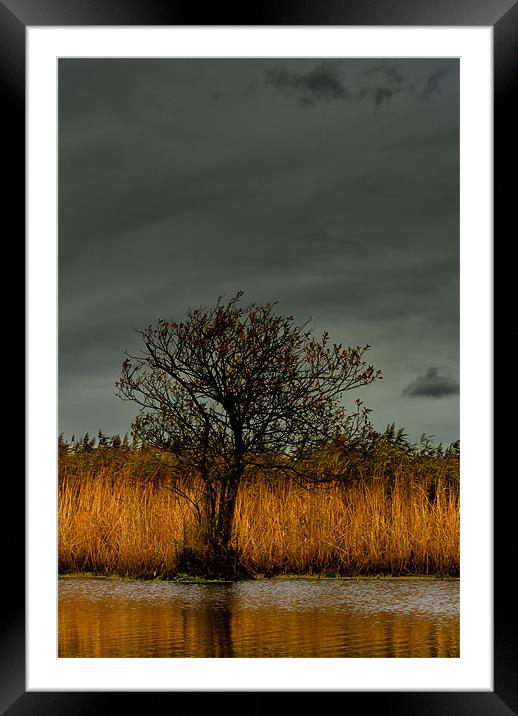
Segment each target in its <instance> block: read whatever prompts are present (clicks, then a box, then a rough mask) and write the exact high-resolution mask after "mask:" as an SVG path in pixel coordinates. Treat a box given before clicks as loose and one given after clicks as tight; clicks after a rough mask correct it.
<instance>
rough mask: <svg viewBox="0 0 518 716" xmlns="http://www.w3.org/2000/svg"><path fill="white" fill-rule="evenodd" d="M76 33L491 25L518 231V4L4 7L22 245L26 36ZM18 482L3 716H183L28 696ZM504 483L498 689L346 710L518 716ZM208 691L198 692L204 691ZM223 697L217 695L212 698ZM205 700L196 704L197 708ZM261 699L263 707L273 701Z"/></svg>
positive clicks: (12, 491) (11, 208) (6, 95)
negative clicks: (130, 28)
mask: <svg viewBox="0 0 518 716" xmlns="http://www.w3.org/2000/svg"><path fill="white" fill-rule="evenodd" d="M263 5H264V7H263ZM200 20H202V21H201V22H200ZM67 25H69V26H73V25H91V26H98V25H173V26H185V25H350V26H371V25H378V26H380V25H383V26H426V25H428V26H486V27H489V26H490V27H492V28H493V33H494V138H495V142H494V170H495V171H494V215H495V219H496V221H495V227H498V226H500V234H501V238H502V239H503V228H504V226H505V227H506V229H507V227H512V226H513V221H512V217H511V211H513V210H514V204H515V202H516V198H514V200H513V194H511V192H513V193H515V183H514V182H513V181H509V180H507V179H506V177H507V174H508V172H507V171H506V169H511V170H513V169H514V170H515V167H516V161H515V158H516V149H514V150H513V147H514V145H515V126H514V125H515V119H513V114H512V112H511V102H512V99H515V100H516V83H514V82H513V80H515V79H516V76H517V74H518V63H517V60H518V52H517V47H518V2H516V0H479V1H478V2H466V1H465V0H434V2H431V1H430V0H426V1H425V0H413V1H412V2H411V3H408V2H404V1H403V0H361V1H359V0H318V1H317V0H315V1H314V2H313V3H297V2H296V0H292V1H291V2H282V1H279V2H276V3H262V4H261V3H257V4H254V5H252V4H248V5H242V6H240V8H239V11H238V12H236V10H235V9H231V8H230V6H225V7H221V5H220V4H212V5H208V6H207V8H200V7H199V6H198V5H197V4H194V3H186V2H179V1H176V0H169V1H168V2H165V1H164V0H0V96H1V97H2V105H3V108H4V111H3V112H2V115H3V116H2V119H3V122H4V126H5V129H4V141H5V145H4V149H3V153H4V177H8V180H9V181H8V185H7V187H6V189H5V190H4V198H5V204H4V206H5V209H4V217H5V216H7V215H9V216H10V217H11V218H12V222H11V229H10V232H9V236H10V239H9V244H10V246H12V247H14V246H24V245H25V244H24V240H23V237H24V236H25V161H24V158H25V30H26V28H27V27H28V26H67ZM6 138H7V139H6ZM6 153H7V156H6ZM509 176H511V173H509ZM22 217H23V218H22ZM15 237H16V240H15ZM4 245H5V244H4ZM8 342H9V343H10V338H9V339H8ZM487 348H488V347H485V349H487ZM489 349H491V350H492V347H489ZM29 389H30V386H29ZM488 440H492V436H488ZM11 469H12V468H11ZM16 477H18V481H16V480H14V479H9V480H6V482H9V484H8V485H6V486H5V489H6V492H7V494H6V495H5V492H4V495H5V496H4V499H5V501H6V502H5V505H10V508H9V511H10V512H12V513H13V520H12V522H11V524H10V526H9V528H8V529H9V539H8V540H7V539H6V538H5V537H4V539H5V544H6V546H7V548H8V549H7V552H8V554H7V555H5V557H6V559H7V564H5V563H4V569H5V570H6V571H5V574H6V577H7V579H6V586H7V588H6V589H5V590H4V598H5V600H6V607H5V608H4V615H5V619H4V624H3V629H2V634H1V642H0V649H1V652H0V654H1V657H0V673H1V676H0V710H1V712H2V713H8V714H9V716H19V715H21V714H31V715H35V714H53V715H58V714H77V715H79V714H87V713H88V714H91V713H104V712H106V713H108V712H109V711H110V712H111V711H113V710H114V709H120V707H121V705H122V703H121V698H122V697H129V699H131V702H130V705H131V706H133V707H135V708H137V709H139V708H147V709H149V708H150V707H156V706H160V705H166V704H168V705H169V707H170V708H171V707H172V705H173V704H174V703H177V702H176V701H175V700H176V699H177V698H178V696H179V695H180V694H179V693H178V692H174V693H171V692H151V693H150V692H145V693H142V692H136V693H135V692H131V693H129V692H128V693H121V692H77V691H67V692H50V691H38V692H34V691H31V692H26V686H25V584H24V578H23V573H21V570H20V565H21V564H22V563H25V534H24V529H23V527H22V525H23V524H24V515H25V509H24V506H25V494H24V492H25V490H24V483H23V480H22V479H21V475H17V476H16ZM502 477H503V476H502ZM508 477H509V478H511V477H512V476H508ZM504 481H505V483H506V484H505V487H504V488H502V487H501V486H500V483H499V481H495V485H494V505H495V513H498V515H499V519H496V518H495V519H494V575H495V577H494V651H493V658H494V662H493V663H494V691H492V692H479V691H467V692H466V691H451V692H436V691H433V692H414V691H408V692H346V693H345V694H343V695H342V698H343V699H344V701H343V702H342V706H345V707H346V708H347V707H348V708H351V706H353V704H354V701H355V700H356V699H358V700H361V701H360V703H361V707H362V708H363V709H365V708H368V709H377V708H379V709H380V711H382V712H384V713H388V714H398V715H399V714H411V715H412V716H413V715H414V714H427V715H430V716H432V715H434V714H464V713H466V714H470V716H477V715H478V714H495V715H496V716H499V715H500V714H502V716H504V714H510V713H518V678H517V677H516V675H517V674H518V665H517V658H516V657H517V645H516V640H515V634H516V633H517V631H518V630H517V629H516V607H515V605H514V604H513V602H514V601H515V600H514V598H513V594H512V591H513V590H509V589H508V584H506V583H505V582H506V577H505V575H506V570H508V565H507V559H508V558H510V556H511V555H510V550H512V548H513V545H514V544H515V543H516V539H515V532H514V526H513V520H512V519H509V520H508V519H504V518H503V516H502V515H501V512H500V511H501V510H502V511H503V502H504V500H505V502H506V503H511V504H515V502H514V500H513V499H512V492H513V490H515V489H516V488H513V486H512V485H510V484H509V483H510V482H512V480H511V479H509V480H505V477H504ZM504 489H505V497H504V496H503V494H504ZM513 626H514V628H513ZM236 690H237V689H236ZM204 693H206V692H198V695H199V696H203V694H204ZM261 693H262V694H263V693H264V694H265V695H266V693H267V692H261ZM214 695H215V694H213V693H211V694H210V696H211V698H212V699H214ZM307 696H308V697H309V696H310V694H309V693H308V694H307ZM321 696H322V694H320V695H319V698H321ZM216 697H217V698H216V702H215V704H216V705H220V704H221V705H223V704H224V703H226V702H225V701H224V700H223V699H225V698H226V696H225V694H224V693H221V692H217V693H216ZM277 697H278V694H277ZM245 698H246V696H245ZM351 700H352V701H351ZM198 703H199V702H198V701H197V699H196V701H195V705H198ZM248 703H249V701H248V700H247V704H248ZM255 703H257V705H260V703H261V699H259V701H258V702H255ZM191 704H192V702H191ZM212 705H214V701H213V702H212Z"/></svg>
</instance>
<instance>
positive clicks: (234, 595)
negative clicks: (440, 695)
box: [58, 577, 459, 658]
mask: <svg viewBox="0 0 518 716" xmlns="http://www.w3.org/2000/svg"><path fill="white" fill-rule="evenodd" d="M58 617H59V618H58V623H59V656H60V657H167V658H170V657H238V658H248V657H331V658H337V657H355V658H362V657H382V658H385V657H458V656H459V582H458V581H434V580H422V579H415V580H413V579H409V580H406V579H405V580H398V579H394V580H367V579H365V580H363V579H359V580H338V579H337V580H327V579H326V580H309V579H296V580H292V579H291V580H277V579H276V580H265V581H256V582H254V581H251V582H239V583H236V584H177V583H176V584H175V583H171V582H139V581H118V580H111V579H102V578H83V577H81V578H79V577H65V578H60V580H59V613H58Z"/></svg>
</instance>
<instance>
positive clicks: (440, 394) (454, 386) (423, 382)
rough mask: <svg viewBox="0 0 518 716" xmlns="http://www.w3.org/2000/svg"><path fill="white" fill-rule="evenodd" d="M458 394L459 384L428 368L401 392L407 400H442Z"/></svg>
mask: <svg viewBox="0 0 518 716" xmlns="http://www.w3.org/2000/svg"><path fill="white" fill-rule="evenodd" d="M458 394H459V383H458V381H456V380H453V379H452V378H446V377H444V376H442V375H439V373H438V370H437V368H434V367H430V368H428V370H427V371H426V373H425V374H424V375H418V376H417V378H416V379H415V380H413V381H412V382H411V383H409V384H408V385H407V386H406V388H405V389H404V390H403V395H405V396H407V397H408V398H444V397H446V396H448V395H458Z"/></svg>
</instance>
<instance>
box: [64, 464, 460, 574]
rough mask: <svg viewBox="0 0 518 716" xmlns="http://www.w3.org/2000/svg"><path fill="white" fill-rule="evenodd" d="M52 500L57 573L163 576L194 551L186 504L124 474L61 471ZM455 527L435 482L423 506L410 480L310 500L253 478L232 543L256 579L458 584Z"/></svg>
mask: <svg viewBox="0 0 518 716" xmlns="http://www.w3.org/2000/svg"><path fill="white" fill-rule="evenodd" d="M184 489H187V488H184ZM58 495H59V518H58V519H59V570H60V572H61V573H70V572H94V573H97V574H105V575H121V576H133V577H152V576H156V577H161V576H162V577H163V576H171V575H172V574H174V571H175V566H176V560H177V556H178V554H179V553H180V552H181V550H182V548H183V547H184V546H187V547H190V546H192V545H194V544H195V543H196V520H195V516H194V512H193V509H192V507H191V506H190V505H189V502H188V500H186V499H185V498H182V497H179V496H178V495H177V494H176V493H175V492H174V491H173V490H172V489H171V487H170V482H169V480H167V479H160V480H150V481H143V480H140V479H139V476H138V475H136V474H135V468H134V467H132V466H131V465H128V466H127V467H126V468H123V469H119V470H118V471H117V472H114V471H113V470H111V469H110V467H97V468H96V469H95V470H93V469H91V468H89V467H86V466H85V469H83V470H81V469H79V470H77V469H75V470H73V471H71V472H70V473H68V471H67V469H66V468H64V469H61V470H60V478H59V493H58ZM459 522H460V515H459V498H458V490H453V489H450V488H448V485H447V483H444V484H442V483H441V481H438V482H436V484H435V489H434V494H433V497H430V491H429V489H428V488H427V487H426V486H425V485H424V483H423V481H422V480H420V479H419V476H418V475H417V476H414V475H412V474H408V473H404V472H402V473H398V472H397V471H396V472H395V473H394V475H393V476H392V480H391V489H390V490H389V489H388V485H387V481H386V480H384V479H381V478H377V476H376V475H375V474H374V475H371V476H370V478H368V479H362V480H361V481H353V482H352V483H351V484H350V485H349V486H348V487H344V486H342V487H339V486H336V485H328V486H319V487H317V488H314V489H313V490H311V491H308V490H306V489H304V488H302V487H300V486H298V485H296V484H294V483H292V482H287V481H282V482H278V483H272V482H271V481H268V480H267V479H266V478H262V477H258V478H257V480H254V481H252V482H250V483H249V484H246V485H244V486H243V487H242V488H241V491H240V494H239V499H238V505H237V509H236V516H235V522H234V533H233V543H234V546H235V547H237V549H238V550H239V553H240V555H241V560H242V562H243V564H244V566H245V567H246V568H247V569H248V570H249V571H250V572H251V573H252V574H255V575H279V574H321V575H323V576H333V575H341V576H354V575H377V574H380V575H394V576H396V575H437V576H458V574H459V557H460V555H459Z"/></svg>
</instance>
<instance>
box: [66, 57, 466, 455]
mask: <svg viewBox="0 0 518 716" xmlns="http://www.w3.org/2000/svg"><path fill="white" fill-rule="evenodd" d="M238 289H242V290H244V291H245V299H246V302H251V301H254V302H257V303H263V302H267V301H278V307H277V308H278V311H279V312H280V313H282V314H293V315H294V316H295V317H296V318H297V319H299V320H301V321H302V320H305V319H307V318H311V319H312V326H313V328H314V331H315V333H317V334H319V333H320V334H321V333H322V332H324V331H328V332H329V334H330V336H331V339H332V340H336V341H337V342H341V343H343V344H344V345H351V346H356V345H361V344H365V343H368V344H370V345H371V346H372V348H371V350H370V351H369V353H368V358H369V361H370V362H372V363H373V364H374V365H375V367H376V368H380V369H381V370H382V372H383V376H384V379H383V381H381V382H377V383H376V384H374V385H372V386H369V387H367V388H364V389H362V390H360V391H359V392H358V393H357V394H355V395H348V396H347V400H348V401H349V400H353V399H354V398H356V397H359V398H361V399H362V400H364V401H365V403H366V404H367V406H368V407H370V408H372V410H373V412H372V416H371V417H372V420H373V422H374V424H375V426H376V427H377V428H378V429H380V430H383V429H384V428H385V427H386V425H387V424H388V423H391V422H393V421H394V422H395V423H396V426H397V427H403V428H405V429H406V431H407V432H408V434H409V436H410V438H411V439H412V440H416V439H418V438H419V436H420V435H421V433H426V434H428V435H434V436H435V442H439V441H442V442H443V443H450V442H452V441H453V440H456V439H458V437H459V417H458V416H459V65H458V61H457V60H444V59H426V60H423V59H402V60H398V59H396V60H394V59H390V60H384V59H379V58H376V59H372V60H370V59H342V60H319V59H275V58H272V59H267V58H262V59H254V60H250V59H228V60H227V59H207V60H206V59H204V60H196V59H186V60H180V59H126V60H119V59H83V60H71V59H66V60H60V61H59V429H60V431H63V432H64V433H65V436H66V437H70V436H71V435H72V433H75V434H76V436H78V435H82V434H84V433H85V432H86V431H89V432H90V434H97V431H98V430H99V429H102V430H103V432H105V433H107V434H113V433H120V434H124V433H126V432H129V429H130V423H131V420H132V418H133V416H134V415H135V413H136V407H132V406H131V404H127V403H123V402H122V401H120V399H118V398H116V397H115V396H114V387H113V383H114V381H115V380H116V378H117V377H118V376H119V373H120V367H121V364H122V361H123V359H124V355H123V353H124V350H126V349H127V350H130V351H136V350H137V349H138V347H139V345H140V344H139V342H138V338H139V337H138V335H137V334H135V332H134V331H133V330H132V328H133V327H135V328H143V327H145V326H147V325H148V324H149V323H154V322H155V321H156V320H157V319H158V318H168V317H174V318H177V319H181V318H182V317H183V316H184V314H185V310H186V308H187V307H188V306H191V307H196V306H199V305H201V304H205V305H206V304H210V305H212V304H214V303H215V302H216V300H217V298H218V296H221V295H226V296H228V297H230V296H231V295H233V294H234V293H235V292H236V291H237V290H238Z"/></svg>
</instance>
